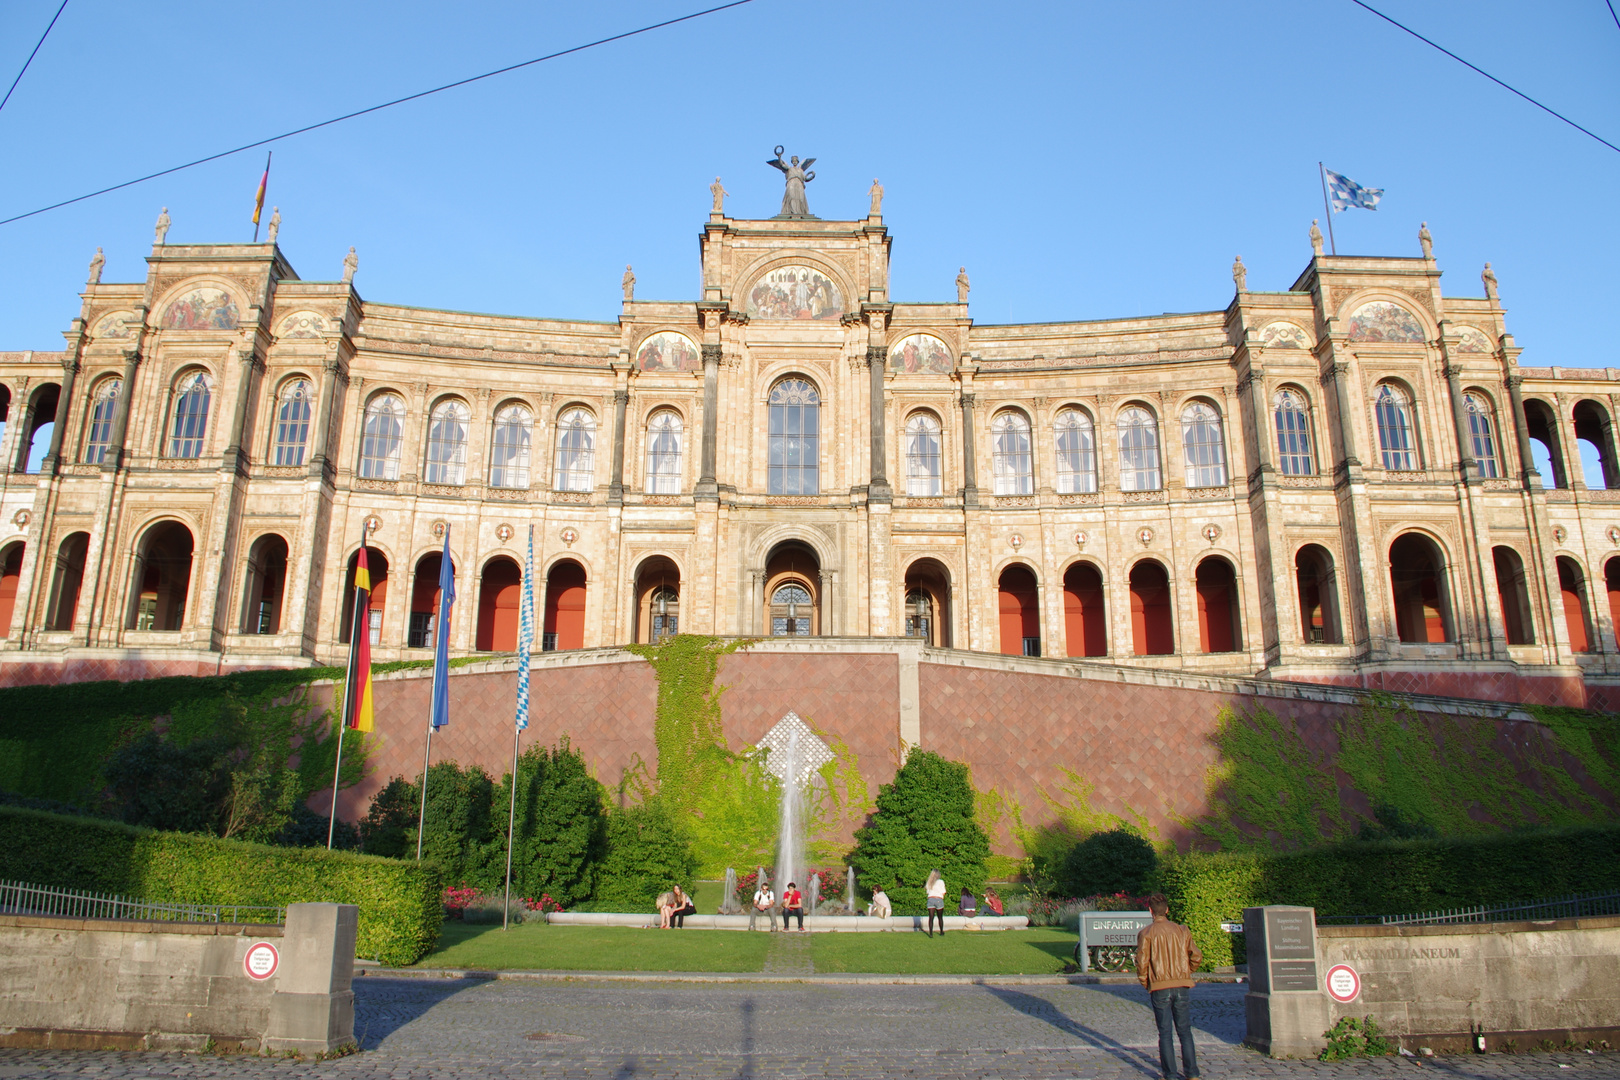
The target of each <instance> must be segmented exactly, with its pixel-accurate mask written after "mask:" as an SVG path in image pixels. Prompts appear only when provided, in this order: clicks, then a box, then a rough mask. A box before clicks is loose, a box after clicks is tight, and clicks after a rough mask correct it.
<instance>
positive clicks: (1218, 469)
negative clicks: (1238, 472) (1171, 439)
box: [1181, 401, 1226, 487]
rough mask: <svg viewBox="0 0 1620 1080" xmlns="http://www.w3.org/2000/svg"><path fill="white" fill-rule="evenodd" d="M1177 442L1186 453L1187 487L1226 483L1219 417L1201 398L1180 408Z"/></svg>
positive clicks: (1223, 484) (1221, 485)
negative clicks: (1179, 433) (1179, 438)
mask: <svg viewBox="0 0 1620 1080" xmlns="http://www.w3.org/2000/svg"><path fill="white" fill-rule="evenodd" d="M1181 445H1182V447H1183V449H1184V450H1185V451H1186V454H1187V486H1188V487H1224V486H1226V441H1225V440H1224V439H1222V438H1221V417H1220V414H1219V413H1217V412H1216V411H1215V410H1214V409H1212V408H1210V407H1209V406H1208V405H1206V404H1205V403H1204V402H1202V401H1195V402H1193V403H1192V404H1191V405H1188V406H1187V407H1186V408H1185V409H1183V410H1181Z"/></svg>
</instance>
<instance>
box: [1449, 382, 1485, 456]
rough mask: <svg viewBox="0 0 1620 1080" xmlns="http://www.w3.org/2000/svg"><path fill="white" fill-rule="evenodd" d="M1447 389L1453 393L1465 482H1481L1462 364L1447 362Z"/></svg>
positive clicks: (1458, 443) (1452, 418)
mask: <svg viewBox="0 0 1620 1080" xmlns="http://www.w3.org/2000/svg"><path fill="white" fill-rule="evenodd" d="M1445 371H1446V390H1447V392H1448V393H1449V394H1450V395H1451V422H1452V423H1453V424H1455V425H1456V428H1457V459H1458V463H1459V466H1460V468H1461V470H1462V478H1463V483H1465V484H1473V483H1478V482H1479V478H1480V477H1479V461H1478V460H1477V459H1476V458H1475V457H1474V440H1473V437H1472V435H1471V434H1470V433H1469V430H1468V410H1467V409H1465V408H1464V407H1463V391H1462V365H1461V364H1447V365H1446V366H1445Z"/></svg>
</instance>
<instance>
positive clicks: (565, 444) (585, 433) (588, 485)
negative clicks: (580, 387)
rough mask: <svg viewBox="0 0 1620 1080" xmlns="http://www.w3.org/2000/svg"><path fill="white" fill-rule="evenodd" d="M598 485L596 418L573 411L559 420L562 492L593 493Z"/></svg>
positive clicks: (557, 482) (557, 485)
mask: <svg viewBox="0 0 1620 1080" xmlns="http://www.w3.org/2000/svg"><path fill="white" fill-rule="evenodd" d="M595 486H596V417H594V416H592V415H591V414H590V413H589V412H588V411H586V410H585V409H581V408H577V407H576V408H572V409H569V410H567V411H566V412H564V413H563V414H562V415H561V416H559V417H558V418H557V475H556V479H555V483H553V484H552V487H554V488H556V489H557V490H558V491H589V490H591V489H592V488H593V487H595Z"/></svg>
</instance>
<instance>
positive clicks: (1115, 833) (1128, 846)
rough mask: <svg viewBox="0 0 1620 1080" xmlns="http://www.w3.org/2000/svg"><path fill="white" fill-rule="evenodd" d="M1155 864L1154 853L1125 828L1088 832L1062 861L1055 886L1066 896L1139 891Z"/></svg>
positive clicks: (1155, 857)
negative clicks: (1061, 868)
mask: <svg viewBox="0 0 1620 1080" xmlns="http://www.w3.org/2000/svg"><path fill="white" fill-rule="evenodd" d="M1158 865H1159V856H1158V853H1157V852H1155V851H1154V850H1153V845H1152V844H1150V843H1148V842H1147V840H1145V839H1144V838H1142V837H1141V836H1139V835H1137V834H1136V833H1134V832H1131V831H1130V830H1129V829H1110V830H1108V831H1107V832H1100V833H1092V834H1091V835H1090V836H1088V837H1086V838H1085V839H1084V840H1082V841H1080V842H1079V843H1078V844H1076V845H1075V846H1074V849H1073V850H1072V851H1070V852H1069V855H1068V858H1066V859H1064V860H1063V870H1062V874H1061V875H1060V877H1059V881H1058V885H1059V887H1060V888H1061V889H1062V890H1063V891H1064V893H1066V894H1067V895H1069V896H1108V895H1112V894H1114V893H1128V894H1130V895H1131V896H1136V895H1138V894H1140V893H1141V892H1142V890H1143V888H1144V887H1145V886H1146V885H1147V879H1148V876H1149V875H1151V874H1152V873H1153V871H1154V869H1155V868H1157V866H1158Z"/></svg>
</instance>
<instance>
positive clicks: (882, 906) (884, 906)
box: [866, 885, 894, 919]
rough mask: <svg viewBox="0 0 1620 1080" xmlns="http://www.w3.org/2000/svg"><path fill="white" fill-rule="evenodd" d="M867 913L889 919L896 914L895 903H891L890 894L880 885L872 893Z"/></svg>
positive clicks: (873, 916) (878, 917)
mask: <svg viewBox="0 0 1620 1080" xmlns="http://www.w3.org/2000/svg"><path fill="white" fill-rule="evenodd" d="M866 913H867V914H868V915H870V916H872V918H874V919H888V918H892V917H893V916H894V905H893V904H891V903H889V894H888V893H886V892H884V891H883V886H881V885H879V886H878V887H877V890H876V891H875V892H873V893H872V902H871V903H870V904H868V905H867V906H866Z"/></svg>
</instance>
